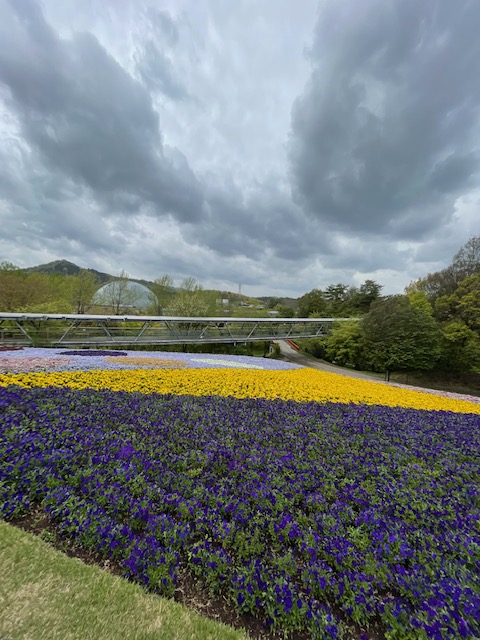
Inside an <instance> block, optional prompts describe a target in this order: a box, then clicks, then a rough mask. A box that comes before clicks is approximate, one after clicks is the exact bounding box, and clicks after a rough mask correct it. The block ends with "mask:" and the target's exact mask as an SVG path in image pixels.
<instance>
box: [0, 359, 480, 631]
mask: <svg viewBox="0 0 480 640" xmlns="http://www.w3.org/2000/svg"><path fill="white" fill-rule="evenodd" d="M242 365H243V361H242ZM258 366H260V365H258ZM0 415H1V423H0V424H1V428H2V431H1V435H0V470H1V472H2V484H1V485H0V492H1V497H2V507H1V509H2V510H1V514H2V516H3V518H4V519H5V520H6V521H9V520H15V521H18V520H19V519H20V518H21V517H22V516H28V515H29V514H32V513H33V512H41V514H42V517H44V518H46V519H47V520H50V521H51V523H52V527H53V528H54V530H55V532H56V535H57V536H60V538H63V539H64V540H70V541H73V542H74V543H75V544H76V545H77V546H78V547H79V548H81V549H84V550H85V552H88V553H92V554H96V555H97V557H98V558H100V559H102V562H107V563H108V562H111V563H112V565H115V566H116V567H118V568H119V569H120V570H121V571H122V573H123V575H124V576H125V577H128V578H130V580H131V581H134V582H136V583H139V584H137V585H134V584H132V582H128V581H124V580H122V579H119V578H117V577H114V576H112V575H110V574H109V573H108V572H102V571H100V570H99V569H98V568H95V567H86V566H84V565H82V564H81V563H80V562H79V561H76V560H71V559H67V558H65V557H64V556H57V555H55V554H58V552H55V551H54V550H53V549H51V548H50V547H48V545H46V544H45V543H44V542H43V541H41V540H38V539H33V538H31V537H29V536H28V535H27V534H25V533H23V532H19V531H18V530H16V529H13V528H12V527H9V525H7V524H5V523H4V524H2V525H1V529H0V541H1V548H2V555H4V556H5V557H6V560H5V561H3V558H2V566H6V567H7V571H5V572H4V576H2V580H1V583H2V585H5V587H2V598H3V601H4V602H6V603H7V607H6V611H7V615H6V616H4V617H2V624H6V625H9V626H7V627H5V629H2V627H0V637H1V634H2V633H3V634H4V635H6V637H12V638H14V637H18V638H20V637H22V638H25V637H32V638H33V637H35V638H38V637H57V636H53V635H52V633H53V632H55V633H57V629H59V631H58V633H59V635H58V637H60V635H61V636H62V637H72V638H73V637H75V638H81V637H95V638H96V637H102V638H103V637H106V638H108V637H112V638H113V637H117V638H118V637H138V638H143V637H145V638H150V637H152V638H153V637H155V638H176V637H178V638H183V637H185V638H188V637H192V638H193V637H195V638H202V637H209V638H215V637H217V636H216V635H215V634H216V633H219V634H220V636H219V637H223V638H228V637H240V636H235V635H228V634H229V633H230V634H236V633H237V632H234V631H228V630H227V628H224V629H221V630H218V628H217V629H215V627H214V626H211V627H209V626H206V627H204V628H202V627H198V628H197V627H195V626H194V625H197V624H198V625H202V624H205V625H213V623H211V622H209V621H207V622H206V621H204V620H203V621H202V619H201V618H198V616H196V615H195V614H191V613H190V612H186V611H185V610H184V609H182V608H180V607H179V606H178V605H177V604H175V603H174V602H172V601H171V600H169V601H166V600H162V599H160V598H158V596H156V595H152V594H150V595H148V594H146V593H145V592H144V591H143V590H142V588H141V587H140V586H139V585H142V586H143V587H145V588H146V589H147V590H149V591H153V592H155V593H156V594H160V595H165V596H168V597H172V596H173V595H174V594H175V593H176V592H177V590H178V589H179V588H181V586H182V580H184V578H185V576H188V577H189V580H190V581H191V582H192V583H197V584H198V586H199V588H201V589H202V590H203V592H205V593H210V594H211V597H212V599H213V600H215V598H217V599H218V598H222V599H224V600H226V601H227V602H228V606H229V607H230V609H231V611H232V612H233V614H235V615H238V616H240V617H241V616H244V615H251V616H254V617H255V619H256V620H257V621H258V625H259V626H260V628H263V629H264V632H265V635H268V634H269V633H270V634H272V633H277V634H280V635H289V634H290V635H292V634H298V637H301V638H325V639H326V638H356V639H362V640H366V639H367V638H369V639H370V638H371V639H378V638H388V639H389V640H390V639H392V640H395V639H398V640H402V639H405V640H406V639H412V640H414V639H415V640H417V639H419V640H422V639H428V638H434V639H435V640H437V639H440V638H441V639H443V638H472V639H473V638H477V637H480V627H479V619H480V618H479V616H478V612H479V611H480V593H479V582H478V575H479V569H480V555H479V551H480V526H479V509H480V493H479V480H480V422H479V421H480V418H479V415H480V405H479V404H476V403H474V402H469V401H463V400H458V399H454V398H449V397H441V396H438V395H433V394H428V393H421V392H416V391H412V390H410V389H399V388H394V387H389V386H388V385H384V384H379V383H371V382H366V381H363V380H354V379H349V378H344V377H342V376H338V375H335V374H325V373H322V372H319V371H314V370H305V369H296V370H291V371H287V370H283V371H271V370H270V371H269V370H261V369H252V370H249V369H247V368H246V367H245V366H244V365H243V368H242V370H238V369H226V368H223V369H220V368H217V369H216V368H212V369H209V370H208V371H207V370H202V369H195V370H194V369H188V367H186V368H182V369H181V370H171V369H165V368H158V369H155V368H153V369H152V368H150V369H141V370H140V369H139V370H135V369H129V370H121V369H119V370H108V371H102V370H101V369H95V370H89V371H78V370H77V371H53V372H50V373H48V372H43V373H42V372H40V373H18V374H5V375H3V376H0ZM45 536H46V537H47V538H48V533H46V534H45ZM4 541H5V543H4ZM35 545H40V546H39V547H36V546H35ZM8 547H11V548H10V549H8ZM37 549H41V552H38V551H37ZM48 554H54V555H55V560H52V559H50V556H49V555H48ZM52 557H53V556H52ZM42 558H43V560H42ZM63 563H65V569H63V568H62V567H63ZM72 563H73V564H72ZM54 567H55V570H54V569H53V568H54ZM57 567H58V570H57ZM67 567H72V569H71V571H72V574H69V571H70V569H69V568H67ZM73 567H75V570H74V569H73ZM77 570H78V571H79V572H81V571H87V572H88V578H87V577H86V576H87V574H85V577H84V576H83V574H82V577H80V578H79V583H80V584H84V585H88V588H83V589H82V588H81V587H80V590H79V591H77V586H76V585H77V584H78V583H77V577H75V576H76V572H77ZM62 572H64V573H62ZM16 576H17V578H16ZM22 576H23V577H22ZM15 580H18V582H16V581H15ZM65 580H66V582H65ZM85 580H86V582H85ZM97 580H98V583H97ZM109 581H111V584H112V585H114V586H110V582H109ZM50 584H52V585H54V586H53V588H52V589H50V586H49V585H50ZM55 585H56V586H55ZM122 589H127V590H132V591H127V592H125V593H128V594H129V595H125V594H124V592H123V591H122ZM50 590H52V591H55V592H57V596H55V597H58V598H60V600H63V605H62V603H61V602H58V603H57V604H56V605H53V603H54V596H53V595H51V596H50V595H48V594H49V593H50ZM130 593H131V594H132V595H130ZM134 593H135V595H133V594H134ZM22 596H23V597H22ZM104 596H106V597H107V601H106V602H105V601H104ZM22 601H23V602H24V603H25V604H24V605H22ZM137 601H138V603H139V604H138V608H137ZM50 604H52V606H50ZM62 607H63V609H64V610H65V611H67V610H68V609H69V608H70V609H71V615H72V616H73V618H72V620H71V622H70V623H67V622H66V623H65V625H64V626H63V627H62V624H63V623H61V622H60V620H59V618H62V620H63V619H64V617H65V619H66V615H65V616H64V615H63V614H60V611H61V610H62ZM116 607H119V609H117V608H116ZM155 607H158V608H157V609H156V608H155ZM138 612H141V613H138ZM144 612H145V613H144ZM150 615H151V617H150ZM138 616H140V617H138ZM88 617H89V618H90V620H91V621H92V626H90V627H88V626H85V625H87V623H86V619H87V618H88ZM125 618H129V623H130V625H131V626H130V627H128V623H127V621H125V622H122V621H124V620H125ZM117 623H118V625H117ZM139 624H140V626H138V625H139ZM22 625H25V626H24V627H22ZM28 625H30V626H28ZM69 625H70V626H71V627H72V628H74V630H73V631H68V627H69ZM82 625H83V626H82ZM99 625H100V626H99ZM101 625H103V627H102V626H101ZM116 625H117V626H116ZM110 626H111V628H112V632H111V635H110V636H109V635H108V633H109V631H108V628H109V627H110ZM84 627H85V629H86V631H85V632H84V633H86V635H83V636H82V635H79V634H80V633H83V632H81V631H78V629H82V628H84ZM22 629H23V630H22ZM48 633H50V635H43V636H42V635H41V634H48ZM68 633H70V634H71V635H70V636H69V635H68ZM122 633H123V634H124V635H122ZM15 634H16V635H15ZM22 634H23V635H22ZM28 634H30V635H28ZM88 634H90V635H88ZM142 634H143V635H142ZM149 634H150V635H149ZM175 634H177V635H175ZM202 634H203V635H202ZM272 637H273V636H272Z"/></svg>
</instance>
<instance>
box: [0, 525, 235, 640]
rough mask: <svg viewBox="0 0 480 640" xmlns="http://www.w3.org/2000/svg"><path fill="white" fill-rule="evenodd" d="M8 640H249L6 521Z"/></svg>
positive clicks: (1, 541)
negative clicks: (66, 553) (81, 559)
mask: <svg viewBox="0 0 480 640" xmlns="http://www.w3.org/2000/svg"><path fill="white" fill-rule="evenodd" d="M0 566H1V567H2V572H1V575H0V610H1V611H2V613H1V614H0V638H1V639H2V640H7V639H8V640H20V639H21V640H43V639H45V640H47V639H48V640H57V639H58V640H94V639H97V638H98V639H100V638H101V639H102V640H122V639H125V640H127V639H128V640H159V639H162V640H190V639H191V640H194V639H195V640H207V639H208V640H217V639H218V640H246V639H247V636H246V635H245V634H244V633H241V632H238V631H234V630H233V629H231V628H229V627H226V626H224V625H222V624H218V623H216V622H213V621H211V620H208V619H206V618H202V617H201V616H200V615H198V614H196V613H194V612H191V611H189V610H188V609H186V608H185V607H182V606H181V605H179V604H177V603H175V602H173V601H169V600H166V599H164V598H159V597H157V596H155V595H153V594H147V593H146V592H145V591H144V590H143V589H142V588H141V587H139V586H138V585H135V584H132V583H130V582H127V581H126V580H123V579H121V578H119V577H117V576H113V575H111V574H109V573H108V572H106V571H102V570H101V569H99V568H98V567H94V566H87V565H85V564H83V563H82V562H81V561H80V560H77V559H72V558H69V557H67V556H66V555H64V554H63V553H61V552H59V551H56V550H54V549H53V548H52V547H50V546H49V545H48V544H47V543H45V542H44V541H42V540H41V539H39V538H36V537H34V536H33V535H31V534H29V533H26V532H24V531H21V530H20V529H16V528H14V527H12V526H10V525H8V524H6V523H5V522H2V521H0Z"/></svg>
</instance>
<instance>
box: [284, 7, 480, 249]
mask: <svg viewBox="0 0 480 640" xmlns="http://www.w3.org/2000/svg"><path fill="white" fill-rule="evenodd" d="M478 24H480V4H479V3H477V2H467V1H463V2H458V3H445V2H441V1H440V0H435V1H432V2H429V3H419V2H416V1H415V0H402V1H401V2H400V1H398V0H359V1H358V2H355V3H352V2H349V1H347V0H339V1H338V2H335V3H333V2H330V3H325V5H324V8H323V11H322V12H321V14H320V18H319V21H318V24H317V26H316V31H315V41H314V44H313V46H312V48H311V50H310V58H311V61H312V65H313V71H312V76H311V79H310V82H309V84H308V86H307V87H306V90H305V92H304V93H303V95H302V96H301V97H300V98H299V99H298V100H297V101H296V103H295V104H294V107H293V112H292V133H291V140H290V145H289V153H290V163H291V175H292V182H293V193H294V197H295V200H296V201H297V202H298V203H299V204H301V206H303V207H304V208H305V209H306V210H307V211H308V212H309V214H310V215H311V216H313V217H315V218H317V219H318V220H330V221H333V222H335V223H336V224H338V226H339V227H342V228H344V229H345V230H350V231H358V232H360V233H362V234H365V233H372V232H376V231H383V232H386V233H390V234H391V235H396V236H397V237H399V236H400V237H402V236H403V237H411V238H418V237H419V235H422V234H425V233H427V232H428V231H429V230H430V229H432V228H433V227H435V226H437V225H439V224H442V223H444V222H446V221H448V219H449V217H450V216H451V215H452V213H453V204H454V201H455V199H456V198H457V197H458V196H459V195H460V194H461V193H462V192H463V191H464V190H466V189H468V188H470V187H471V185H472V178H473V177H474V176H478V174H479V156H478V155H477V154H476V153H475V151H476V148H477V147H478V123H479V98H480V83H479V82H478V77H479V75H480V40H479V39H478V33H477V28H476V26H475V25H478Z"/></svg>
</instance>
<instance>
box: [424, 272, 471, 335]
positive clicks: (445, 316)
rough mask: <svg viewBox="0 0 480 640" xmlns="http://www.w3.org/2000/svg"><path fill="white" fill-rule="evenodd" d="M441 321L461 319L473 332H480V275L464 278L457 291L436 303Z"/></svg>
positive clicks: (436, 309) (436, 311) (437, 313)
mask: <svg viewBox="0 0 480 640" xmlns="http://www.w3.org/2000/svg"><path fill="white" fill-rule="evenodd" d="M435 314H436V316H437V318H438V319H439V320H442V321H447V320H451V319H454V318H458V319H461V320H462V321H463V322H464V323H465V324H466V325H467V327H469V328H470V329H472V330H473V331H477V332H479V331H480V274H475V275H471V276H467V277H466V278H464V279H463V280H462V281H461V282H460V284H459V285H458V287H457V288H456V289H455V291H454V292H453V293H452V294H451V295H448V296H442V297H441V298H438V300H437V301H436V302H435Z"/></svg>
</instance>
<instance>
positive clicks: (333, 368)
mask: <svg viewBox="0 0 480 640" xmlns="http://www.w3.org/2000/svg"><path fill="white" fill-rule="evenodd" d="M275 342H276V343H277V344H278V345H279V346H280V353H281V354H282V359H285V360H288V361H289V362H294V363H295V364H300V365H302V367H311V368H313V369H320V371H327V372H328V373H338V374H340V375H342V376H350V377H351V378H361V379H362V380H373V381H375V382H383V381H384V376H383V374H381V373H379V374H375V373H365V372H363V371H355V370H354V369H346V368H344V367H338V366H337V365H334V364H330V363H329V362H323V361H322V360H317V358H313V357H311V356H307V355H305V354H304V353H300V352H299V351H297V350H296V349H294V348H293V347H291V346H290V345H289V344H288V342H287V341H286V340H276V341H275Z"/></svg>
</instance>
